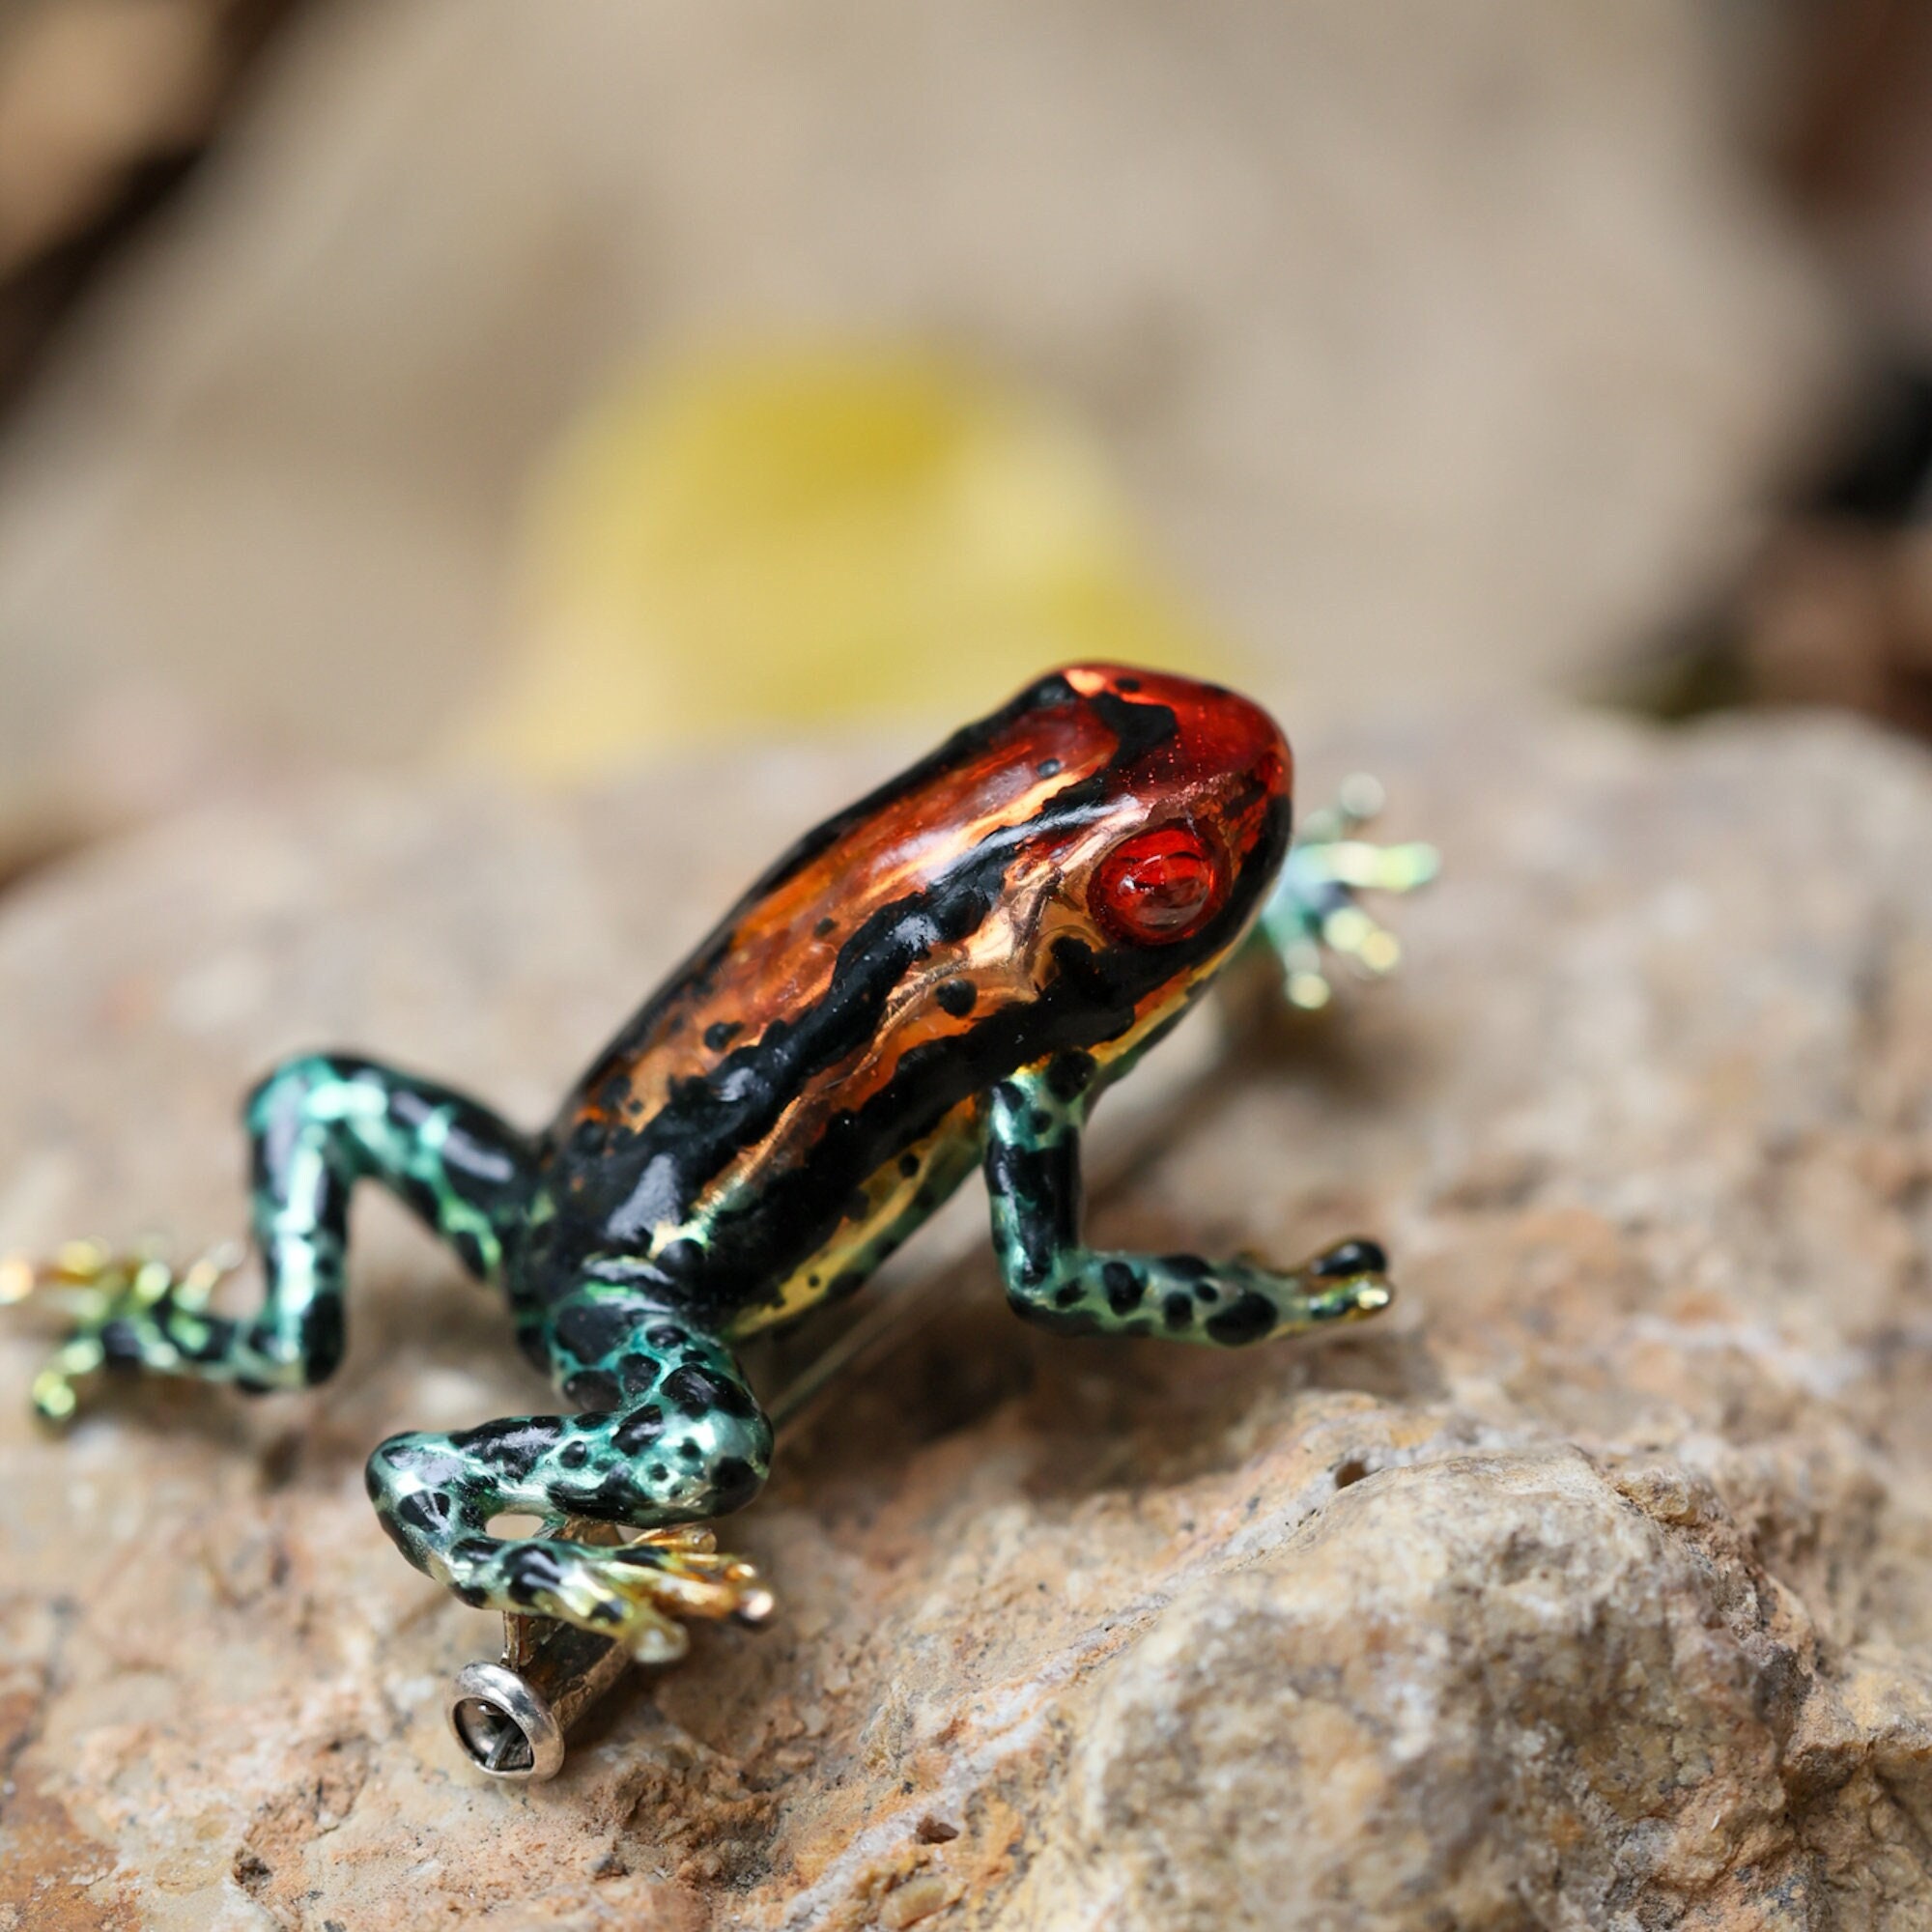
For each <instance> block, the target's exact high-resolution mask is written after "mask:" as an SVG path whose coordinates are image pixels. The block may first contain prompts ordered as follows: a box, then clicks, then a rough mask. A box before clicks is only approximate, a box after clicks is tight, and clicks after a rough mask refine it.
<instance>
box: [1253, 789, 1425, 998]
mask: <svg viewBox="0 0 1932 1932" xmlns="http://www.w3.org/2000/svg"><path fill="white" fill-rule="evenodd" d="M1381 808H1382V788H1381V786H1380V785H1379V784H1378V783H1377V782H1376V781H1375V780H1374V779H1372V778H1368V777H1365V776H1362V775H1360V774H1357V775H1356V776H1355V777H1354V778H1351V779H1350V780H1349V781H1347V783H1345V784H1344V785H1343V787H1342V790H1341V794H1340V796H1339V797H1338V799H1337V800H1336V802H1335V804H1333V805H1332V806H1329V807H1327V808H1326V809H1325V810H1320V811H1313V812H1310V813H1309V815H1308V818H1307V820H1306V822H1305V823H1304V824H1303V825H1302V826H1300V828H1299V829H1298V830H1297V831H1296V833H1295V837H1294V842H1293V845H1292V846H1290V848H1289V853H1288V857H1287V858H1286V859H1285V860H1284V861H1283V862H1282V868H1281V874H1280V876H1279V877H1278V878H1277V879H1276V880H1275V883H1274V888H1273V890H1272V891H1271V892H1270V893H1269V894H1268V895H1267V898H1266V899H1265V900H1264V902H1263V905H1262V910H1261V916H1260V918H1259V919H1258V920H1257V921H1256V922H1255V930H1254V935H1253V942H1252V943H1253V944H1254V945H1255V946H1256V947H1258V948H1259V947H1266V948H1268V949H1270V950H1271V951H1272V952H1273V953H1274V955H1275V959H1276V961H1277V962H1278V964H1279V967H1280V971H1281V975H1282V988H1283V991H1284V992H1285V993H1286V994H1287V996H1288V999H1289V1001H1290V1003H1291V1004H1292V1005H1293V1006H1297V1007H1301V1008H1304V1009H1316V1008H1320V1007H1324V1006H1326V1005H1327V1004H1328V1000H1329V998H1330V995H1331V993H1332V991H1333V988H1332V987H1331V985H1330V982H1329V971H1330V969H1329V965H1328V955H1329V954H1334V955H1336V956H1337V957H1341V958H1346V959H1350V960H1352V961H1353V962H1354V964H1355V965H1356V966H1357V967H1359V968H1360V969H1361V970H1362V971H1364V972H1366V973H1370V974H1377V975H1379V974H1383V973H1387V972H1389V971H1390V970H1391V969H1392V968H1393V967H1394V966H1395V964H1396V962H1397V961H1398V960H1399V959H1400V958H1401V956H1402V949H1401V946H1400V944H1399V943H1398V941H1397V939H1396V937H1395V935H1394V933H1392V932H1390V931H1389V930H1388V928H1387V927H1386V926H1383V925H1380V924H1378V923H1377V922H1376V921H1375V920H1374V919H1372V918H1371V917H1370V916H1369V914H1368V913H1367V912H1365V911H1364V910H1363V909H1362V905H1361V898H1360V895H1362V894H1363V893H1365V892H1379V893H1411V892H1414V891H1415V890H1416V889H1417V888H1418V887H1420V886H1426V885H1427V884H1428V883H1429V882H1430V881H1431V880H1432V879H1434V878H1435V875H1436V873H1437V872H1438V871H1439V870H1440V869H1441V865H1442V861H1441V857H1440V855H1439V854H1438V853H1437V852H1436V850H1435V846H1433V845H1423V844H1416V843H1410V844H1405V845H1377V844H1374V843H1372V842H1371V841H1370V840H1368V839H1366V838H1363V837H1362V836H1361V835H1362V833H1363V831H1364V830H1365V829H1366V827H1367V826H1368V825H1369V824H1370V822H1371V821H1372V820H1373V819H1374V818H1375V817H1376V815H1377V814H1378V812H1379V811H1380V810H1381Z"/></svg>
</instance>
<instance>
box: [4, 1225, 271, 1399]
mask: <svg viewBox="0 0 1932 1932" xmlns="http://www.w3.org/2000/svg"><path fill="white" fill-rule="evenodd" d="M238 1261H239V1256H238V1255H237V1254H236V1253H235V1251H234V1250H233V1249H228V1248H224V1249H218V1250H216V1251H214V1252H213V1253H212V1254H209V1255H206V1256H204V1257H203V1258H202V1259H201V1260H200V1261H198V1262H196V1263H195V1264H193V1265H192V1266H191V1267H189V1268H187V1269H185V1271H184V1272H182V1273H180V1274H177V1273H176V1272H175V1270H174V1269H173V1268H172V1267H170V1266H169V1264H167V1263H166V1262H165V1261H164V1260H162V1259H161V1258H160V1256H159V1255H158V1254H156V1253H155V1252H154V1251H152V1250H149V1249H143V1250H140V1251H137V1252H135V1253H132V1254H117V1253H115V1252H114V1251H113V1250H112V1249H110V1248H108V1247H107V1246H106V1245H105V1244H104V1243H102V1242H99V1241H70V1242H69V1243H68V1244H67V1245H66V1246H65V1247H63V1248H62V1249H61V1250H60V1251H59V1252H58V1253H57V1254H56V1255H55V1256H54V1258H53V1259H52V1260H51V1261H49V1262H45V1263H38V1264H37V1263H34V1262H31V1261H28V1260H26V1259H25V1258H24V1257H18V1256H14V1257H9V1258H8V1259H7V1260H5V1261H4V1262H0V1305H4V1304H6V1303H13V1302H22V1303H24V1302H33V1303H36V1304H38V1305H42V1306H44V1307H47V1308H50V1309H54V1310H57V1311H58V1312H59V1313H60V1314H61V1315H63V1316H64V1317H65V1318H66V1319H67V1321H68V1324H69V1325H68V1333H67V1337H66V1339H65V1340H64V1341H63V1342H62V1344H61V1346H60V1347H59V1349H57V1350H55V1351H54V1353H53V1354H52V1355H51V1356H50V1357H49V1358H48V1360H47V1362H46V1365H45V1366H44V1367H43V1369H42V1370H41V1372H40V1373H39V1374H38V1375H37V1376H36V1377H35V1378H34V1380H33V1385H32V1390H31V1400H32V1402H33V1406H34V1412H35V1414H37V1415H38V1416H39V1417H40V1418H41V1419H42V1421H43V1422H46V1423H48V1424H51V1425H52V1426H54V1427H56V1428H59V1427H63V1426H65V1425H66V1424H67V1423H69V1422H71V1421H72V1420H73V1418H74V1417H75V1415H77V1414H78V1413H79V1411H80V1407H81V1399H82V1394H83V1391H84V1389H85V1387H86V1385H87V1384H88V1383H89V1382H90V1381H91V1380H93V1378H95V1377H96V1376H98V1375H99V1373H100V1371H101V1370H102V1369H105V1368H111V1367H115V1366H117V1365H121V1366H127V1367H132V1368H140V1367H149V1368H158V1369H167V1368H170V1367H173V1366H174V1365H176V1364H177V1363H179V1362H180V1361H181V1359H182V1358H183V1356H184V1355H185V1354H191V1353H192V1352H193V1350H194V1349H195V1347H196V1346H197V1343H198V1340H199V1337H200V1335H201V1333H202V1331H203V1330H204V1329H205V1327H206V1323H205V1322H204V1321H202V1311H203V1310H204V1309H205V1308H206V1307H207V1305H208V1299H209V1296H210V1295H211V1294H212V1293H213V1291H214V1288H215V1286H216V1284H217V1283H218V1282H219V1281H220V1280H221V1278H222V1277H223V1276H224V1275H225V1274H227V1273H229V1272H230V1271H231V1270H232V1269H233V1268H234V1267H235V1266H236V1265H237V1264H238Z"/></svg>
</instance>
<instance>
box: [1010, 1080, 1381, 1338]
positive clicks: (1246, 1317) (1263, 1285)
mask: <svg viewBox="0 0 1932 1932" xmlns="http://www.w3.org/2000/svg"><path fill="white" fill-rule="evenodd" d="M1083 1059H1084V1056H1067V1057H1063V1058H1061V1059H1060V1060H1057V1061H1055V1062H1053V1063H1050V1064H1049V1065H1045V1066H1037V1067H1029V1068H1025V1069H1023V1070H1022V1071H1021V1072H1019V1073H1017V1074H1015V1075H1013V1077H1012V1078H1011V1079H1009V1080H1004V1081H1002V1082H1001V1083H1000V1085H999V1086H997V1087H996V1088H994V1090H993V1091H992V1093H991V1094H989V1095H988V1096H987V1097H986V1099H985V1101H984V1102H983V1103H982V1112H981V1122H982V1127H981V1130H982V1133H983V1135H984V1139H985V1172H986V1191H987V1193H988V1195H989V1196H990V1197H991V1201H992V1209H993V1245H994V1248H995V1251H996V1252H997V1254H998V1256H999V1262H1000V1271H1001V1273H1002V1274H1003V1275H1004V1277H1005V1279H1006V1285H1007V1298H1008V1299H1009V1301H1010V1302H1011V1304H1012V1306H1013V1308H1014V1309H1015V1310H1016V1311H1017V1312H1018V1313H1019V1314H1021V1315H1024V1316H1025V1317H1027V1318H1028V1320H1030V1321H1038V1322H1041V1323H1043V1324H1045V1325H1046V1326H1048V1327H1051V1328H1057V1329H1060V1330H1062V1331H1063V1332H1065V1333H1069V1334H1082V1335H1159V1336H1163V1337H1166V1338H1167V1339H1168V1340H1170V1341H1177V1342H1213V1343H1219V1344H1221V1345H1222V1346H1224V1347H1231V1348H1232V1347H1236V1346H1238V1345H1240V1344H1242V1343H1245V1342H1261V1341H1264V1340H1266V1339H1267V1338H1268V1337H1270V1336H1273V1335H1292V1334H1297V1333H1300V1332H1302V1331H1305V1330H1307V1329H1311V1328H1321V1327H1328V1326H1330V1325H1332V1324H1333V1323H1335V1322H1338V1321H1359V1320H1361V1319H1362V1318H1363V1317H1365V1316H1370V1315H1375V1314H1378V1313H1379V1312H1380V1311H1381V1310H1382V1309H1384V1308H1386V1307H1387V1306H1388V1305H1389V1303H1390V1302H1391V1301H1392V1300H1393V1299H1394V1296H1395V1291H1394V1290H1393V1289H1392V1288H1391V1287H1390V1285H1389V1282H1388V1279H1387V1276H1386V1275H1385V1273H1384V1269H1385V1268H1386V1266H1387V1262H1386V1260H1385V1258H1384V1257H1383V1255H1382V1251H1381V1250H1380V1249H1379V1248H1378V1247H1377V1246H1376V1244H1375V1243H1374V1242H1373V1241H1365V1240H1350V1241H1343V1242H1341V1243H1339V1244H1338V1245H1337V1246H1335V1247H1332V1248H1329V1249H1327V1250H1326V1251H1325V1252H1323V1253H1322V1254H1320V1255H1317V1256H1316V1257H1314V1259H1313V1260H1311V1261H1309V1262H1308V1263H1306V1264H1304V1265H1302V1266H1301V1267H1299V1268H1296V1269H1293V1270H1290V1271H1286V1272H1279V1271H1276V1270H1274V1269H1272V1268H1265V1267H1263V1266H1261V1265H1259V1264H1255V1263H1252V1262H1246V1261H1225V1262H1207V1261H1203V1260H1202V1259H1201V1258H1200V1257H1199V1256H1197V1255H1135V1254H1106V1253H1102V1252H1100V1251H1099V1250H1097V1249H1094V1248H1090V1247H1087V1246H1085V1245H1084V1244H1083V1243H1082V1241H1081V1239H1080V1130H1081V1126H1082V1124H1083V1121H1084V1116H1085V1109H1086V1089H1085V1086H1084V1083H1083V1077H1082V1076H1083V1073H1084V1071H1085V1068H1083V1066H1082V1064H1081V1063H1082V1061H1083ZM1088 1065H1091V1063H1088Z"/></svg>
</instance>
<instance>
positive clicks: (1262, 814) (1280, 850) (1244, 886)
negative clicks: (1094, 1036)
mask: <svg viewBox="0 0 1932 1932" xmlns="http://www.w3.org/2000/svg"><path fill="white" fill-rule="evenodd" d="M1020 703H1022V704H1024V705H1025V707H1026V708H1025V709H1024V710H1023V711H1020V712H1018V714H1017V715H1013V716H1012V717H1011V723H1010V725H1009V732H1010V735H1009V736H1008V737H1007V745H1006V750H1007V753H1008V755H1009V757H1010V758H1012V759H1014V760H1018V759H1020V758H1027V759H1030V760H1031V761H1032V762H1031V766H1030V769H1029V771H1028V774H1027V776H1028V779H1029V781H1030V782H1031V785H1032V786H1033V787H1034V788H1035V789H1034V797H1033V799H1032V801H1030V803H1031V805H1032V807H1033V810H1032V814H1031V816H1030V818H1029V820H1028V822H1027V823H1026V824H1025V825H1024V827H1023V828H1020V829H1021V833H1022V836H1021V838H1020V840H1019V841H1018V844H1019V849H1018V850H1017V852H1015V853H1014V855H1013V862H1012V864H1011V865H1010V866H1009V870H1008V872H1007V885H1008V891H1009V903H1011V904H1012V906H1013V907H1014V909H1015V912H1016V913H1020V909H1021V908H1025V911H1024V912H1023V913H1020V917H1019V918H1018V920H1017V921H1016V925H1015V927H1014V929H1012V932H1011V937H1012V939H1013V941H1014V944H1015V949H1016V952H1017V953H1018V954H1019V955H1020V956H1022V957H1023V958H1024V960H1025V964H1026V968H1027V971H1028V975H1029V977H1030V978H1031V979H1032V980H1033V982H1034V984H1035V987H1036V989H1037V996H1038V997H1039V999H1040V1000H1041V1001H1042V1003H1043V1004H1044V1005H1046V1006H1048V1007H1050V1008H1053V1009H1057V1010H1058V1011H1059V1012H1060V1013H1061V1015H1062V1017H1063V1018H1065V1019H1066V1020H1068V1021H1073V1020H1074V1018H1075V1011H1074V1009H1079V1008H1083V1007H1084V1008H1088V1009H1093V1013H1092V1016H1093V1017H1094V1018H1095V1019H1098V1018H1100V1017H1101V1016H1102V1015H1104V1016H1106V1017H1107V1018H1108V1019H1109V1020H1110V1022H1111V1023H1114V1024H1118V1023H1119V1022H1120V1021H1121V1020H1122V1019H1123V1018H1124V1017H1125V1013H1126V1009H1132V1014H1133V1017H1132V1020H1131V1022H1130V1023H1129V1024H1128V1026H1127V1027H1126V1030H1125V1032H1124V1033H1122V1034H1120V1035H1118V1036H1114V1037H1117V1038H1118V1039H1119V1041H1120V1043H1121V1044H1122V1045H1126V1044H1130V1043H1131V1042H1132V1041H1133V1040H1137V1039H1139V1038H1142V1037H1145V1036H1146V1034H1147V1033H1148V1032H1149V1031H1150V1030H1151V1027H1153V1026H1154V1025H1157V1024H1158V1023H1159V1022H1160V1021H1161V1020H1162V1019H1164V1018H1166V1017H1167V1016H1168V1015H1169V1014H1170V1013H1172V1012H1173V1011H1174V1010H1175V1009H1178V1008H1179V1007H1180V1006H1181V1005H1183V1004H1184V1003H1185V1002H1186V1001H1187V999H1189V998H1190V997H1191V996H1192V995H1193V993H1194V992H1195V991H1197V990H1198V989H1199V987H1200V986H1201V985H1202V984H1203V983H1204V982H1205V981H1206V980H1207V979H1208V977H1209V976H1210V975H1211V974H1212V973H1213V972H1214V970H1215V969H1216V967H1218V966H1219V964H1220V963H1221V961H1222V960H1223V959H1225V957H1226V956H1227V954H1228V952H1229V951H1230V950H1231V949H1232V947H1233V946H1234V944H1235V942H1236V940H1237V939H1238V938H1239V937H1240V936H1241V934H1242V933H1243V931H1245V929H1246V927H1247V925H1248V923H1249V922H1250V920H1251V919H1252V918H1253V917H1254V915H1255V913H1256V911H1257V910H1258V909H1259V907H1260V905H1261V902H1262V899H1263V898H1264V895H1265V894H1266V892H1267V889H1268V887H1269V885H1270V884H1271V883H1272V881H1273V879H1274V876H1275V873H1276V871H1277V870H1278V869H1279V867H1280V865H1281V862H1282V859H1283V857H1284V856H1285V854H1286V852H1287V850H1288V840H1289V821H1290V809H1289V798H1290V787H1291V781H1292V774H1293V761H1292V758H1291V754H1290V752H1289V748H1288V742H1287V740H1286V739H1285V738H1284V737H1283V736H1282V733H1281V729H1280V727H1279V726H1278V725H1276V724H1275V722H1274V720H1273V719H1272V718H1270V717H1269V716H1268V715H1267V713H1266V712H1265V711H1264V710H1263V709H1262V708H1261V707H1260V706H1259V705H1258V704H1255V703H1253V702H1252V701H1251V700H1249V699H1248V698H1245V697H1242V696H1238V695H1237V694H1236V693H1235V692H1231V691H1225V690H1223V689H1221V688H1220V687H1219V686H1217V685H1211V684H1203V683H1200V682H1198V681H1197V680H1195V679H1192V678H1184V677H1177V676H1173V675H1170V674H1167V673H1163V672H1157V671H1147V670H1136V669H1130V668H1124V667H1122V666H1117V665H1072V666H1068V667H1067V668H1065V669H1063V670H1061V671H1059V672H1057V673H1055V675H1054V676H1052V677H1050V678H1046V679H1043V680H1041V681H1040V683H1039V684H1037V685H1036V686H1035V687H1033V689H1032V690H1031V691H1030V692H1029V693H1028V694H1026V695H1025V697H1024V698H1023V699H1022V700H1020ZM1003 735H1005V734H1003ZM1045 747H1050V748H1052V749H1046V750H1044V751H1043V750H1042V748H1045ZM1100 1037H1105V1036H1100Z"/></svg>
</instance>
